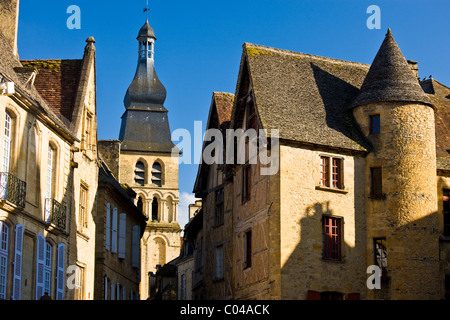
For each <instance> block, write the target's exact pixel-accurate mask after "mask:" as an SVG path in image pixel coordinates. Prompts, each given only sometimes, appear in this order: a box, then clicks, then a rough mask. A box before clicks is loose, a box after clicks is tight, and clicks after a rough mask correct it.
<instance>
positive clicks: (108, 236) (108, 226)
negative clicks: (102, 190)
mask: <svg viewBox="0 0 450 320" xmlns="http://www.w3.org/2000/svg"><path fill="white" fill-rule="evenodd" d="M106 250H108V251H109V250H111V204H110V203H107V204H106Z"/></svg>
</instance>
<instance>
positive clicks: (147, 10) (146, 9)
mask: <svg viewBox="0 0 450 320" xmlns="http://www.w3.org/2000/svg"><path fill="white" fill-rule="evenodd" d="M149 11H150V8H149V7H148V0H147V6H146V7H145V8H144V13H146V12H147V18H148V12H149Z"/></svg>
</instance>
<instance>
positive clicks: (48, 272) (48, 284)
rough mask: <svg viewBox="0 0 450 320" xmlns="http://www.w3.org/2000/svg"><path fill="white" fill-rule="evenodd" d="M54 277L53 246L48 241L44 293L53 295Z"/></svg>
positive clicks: (46, 245)
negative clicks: (52, 280)
mask: <svg viewBox="0 0 450 320" xmlns="http://www.w3.org/2000/svg"><path fill="white" fill-rule="evenodd" d="M51 279H52V246H51V245H50V244H49V243H48V242H47V243H46V244H45V264H44V294H45V293H47V294H48V295H49V296H51V293H52V291H51V284H52V282H51Z"/></svg>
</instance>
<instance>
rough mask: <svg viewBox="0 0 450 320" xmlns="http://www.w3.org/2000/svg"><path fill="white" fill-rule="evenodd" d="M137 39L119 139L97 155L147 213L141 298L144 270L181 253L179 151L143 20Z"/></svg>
mask: <svg viewBox="0 0 450 320" xmlns="http://www.w3.org/2000/svg"><path fill="white" fill-rule="evenodd" d="M137 40H138V44H139V50H138V65H137V69H136V74H135V77H134V79H133V81H132V83H131V85H130V87H129V88H128V91H127V93H126V95H125V99H124V105H125V108H126V111H125V113H124V115H123V116H122V125H121V129H120V135H119V140H112V141H100V142H99V144H100V153H101V156H102V158H103V159H104V160H105V162H107V164H108V167H109V168H110V169H111V171H112V172H113V174H114V175H115V176H116V177H117V178H118V180H119V181H120V183H121V184H127V185H128V186H130V187H131V188H132V189H133V190H135V191H136V193H137V198H136V204H137V206H138V207H140V208H141V209H142V211H143V212H144V214H145V215H146V217H147V218H148V223H147V226H146V228H145V232H144V236H143V238H142V241H141V247H142V260H141V261H142V265H141V272H142V273H141V298H142V299H144V300H145V299H147V298H148V296H149V292H148V291H149V273H150V272H155V271H156V266H157V265H164V264H165V263H167V262H168V261H171V260H173V259H175V258H176V257H178V255H179V254H180V249H181V240H180V233H181V228H180V226H179V224H178V217H177V215H178V212H177V206H178V202H179V193H178V157H179V152H178V151H177V149H174V148H176V147H175V145H174V144H173V143H172V140H171V132H170V127H169V121H168V116H167V113H168V111H167V109H166V108H165V107H164V102H165V99H166V94H167V92H166V89H165V88H164V86H163V84H162V83H161V82H160V81H159V79H158V76H157V75H156V71H155V67H154V60H155V59H154V56H155V50H154V48H155V41H156V37H155V33H154V31H153V29H152V28H151V26H150V25H149V23H148V20H147V21H146V23H145V24H144V26H143V27H142V28H141V29H140V30H139V33H138V37H137ZM173 150H175V151H174V152H172V151H173Z"/></svg>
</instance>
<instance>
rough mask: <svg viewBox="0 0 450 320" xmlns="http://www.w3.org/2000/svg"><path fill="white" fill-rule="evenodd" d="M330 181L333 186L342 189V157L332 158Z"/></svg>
mask: <svg viewBox="0 0 450 320" xmlns="http://www.w3.org/2000/svg"><path fill="white" fill-rule="evenodd" d="M331 181H332V186H333V188H336V189H342V159H339V158H333V164H332V172H331Z"/></svg>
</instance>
